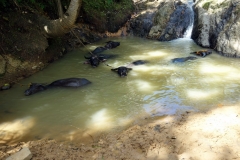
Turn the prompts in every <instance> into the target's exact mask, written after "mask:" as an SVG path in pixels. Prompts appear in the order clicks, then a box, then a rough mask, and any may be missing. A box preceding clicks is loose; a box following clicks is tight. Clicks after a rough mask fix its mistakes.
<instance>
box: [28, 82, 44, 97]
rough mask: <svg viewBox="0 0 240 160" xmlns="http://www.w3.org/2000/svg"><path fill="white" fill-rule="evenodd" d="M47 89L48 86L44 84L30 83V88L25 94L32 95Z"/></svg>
mask: <svg viewBox="0 0 240 160" xmlns="http://www.w3.org/2000/svg"><path fill="white" fill-rule="evenodd" d="M46 89H47V87H45V86H44V85H42V84H39V83H32V84H30V86H29V88H28V89H27V90H26V91H25V92H24V94H25V96H29V95H32V94H34V93H37V92H40V91H43V90H46Z"/></svg>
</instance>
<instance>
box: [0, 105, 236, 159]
mask: <svg viewBox="0 0 240 160" xmlns="http://www.w3.org/2000/svg"><path fill="white" fill-rule="evenodd" d="M23 146H27V147H29V149H30V151H31V152H32V154H33V158H32V159H33V160H35V159H41V160H44V159H71V160H73V159H76V160H79V159H86V160H88V159H97V160H98V159H101V160H102V159H104V160H113V159H127V160H137V159H138V160H145V159H148V160H168V159H170V160H175V159H176V160H178V159H179V160H206V159H211V160H228V159H229V160H230V159H239V160H240V107H239V106H238V105H236V106H223V105H219V106H218V107H217V108H216V109H213V110H211V111H208V112H206V113H200V112H185V113H183V114H179V115H173V116H166V117H155V118H150V119H146V120H145V121H143V122H142V123H141V124H137V125H134V126H131V127H129V128H128V129H126V130H124V131H122V132H119V133H111V134H107V135H104V136H102V137H101V138H100V139H98V140H95V142H91V143H88V144H75V145H72V144H66V143H62V142H56V141H54V140H39V141H31V142H22V143H18V144H15V145H11V146H1V147H0V159H5V158H6V157H8V156H9V155H11V154H13V153H15V152H17V151H19V150H20V149H21V148H22V147H23Z"/></svg>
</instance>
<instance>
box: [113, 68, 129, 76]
mask: <svg viewBox="0 0 240 160" xmlns="http://www.w3.org/2000/svg"><path fill="white" fill-rule="evenodd" d="M111 70H112V71H115V72H117V73H118V75H119V76H120V77H125V76H127V74H128V71H130V70H132V68H128V67H124V66H121V67H118V68H114V69H111Z"/></svg>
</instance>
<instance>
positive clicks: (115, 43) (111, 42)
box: [104, 41, 120, 49]
mask: <svg viewBox="0 0 240 160" xmlns="http://www.w3.org/2000/svg"><path fill="white" fill-rule="evenodd" d="M106 43H107V44H106V45H105V46H104V47H105V48H107V49H112V48H116V47H117V46H119V45H120V42H113V41H108V42H106Z"/></svg>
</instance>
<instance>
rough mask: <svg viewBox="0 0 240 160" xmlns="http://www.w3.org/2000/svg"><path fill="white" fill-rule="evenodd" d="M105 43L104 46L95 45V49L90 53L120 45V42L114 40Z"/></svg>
mask: <svg viewBox="0 0 240 160" xmlns="http://www.w3.org/2000/svg"><path fill="white" fill-rule="evenodd" d="M106 43H107V44H106V45H105V46H104V47H97V48H96V49H94V50H93V51H92V54H98V53H101V52H103V51H105V50H108V49H113V48H116V47H117V46H119V45H120V42H114V41H108V42H106Z"/></svg>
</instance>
